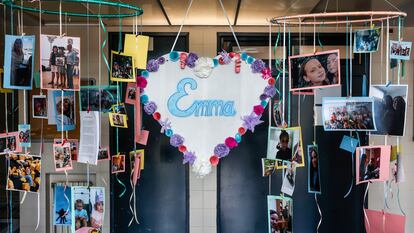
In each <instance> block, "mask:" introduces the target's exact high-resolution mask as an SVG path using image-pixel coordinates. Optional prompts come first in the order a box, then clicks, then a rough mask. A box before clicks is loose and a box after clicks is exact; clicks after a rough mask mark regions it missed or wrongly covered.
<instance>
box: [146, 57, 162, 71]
mask: <svg viewBox="0 0 414 233" xmlns="http://www.w3.org/2000/svg"><path fill="white" fill-rule="evenodd" d="M158 68H160V64H159V63H158V61H157V60H154V59H151V60H149V61H148V63H147V70H148V71H149V72H157V71H158Z"/></svg>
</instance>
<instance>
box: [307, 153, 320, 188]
mask: <svg viewBox="0 0 414 233" xmlns="http://www.w3.org/2000/svg"><path fill="white" fill-rule="evenodd" d="M307 154H308V193H318V194H320V193H321V177H320V169H319V152H318V146H317V145H308V153H307Z"/></svg>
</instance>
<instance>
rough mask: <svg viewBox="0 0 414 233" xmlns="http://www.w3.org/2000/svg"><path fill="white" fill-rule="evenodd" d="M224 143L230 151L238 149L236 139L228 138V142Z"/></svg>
mask: <svg viewBox="0 0 414 233" xmlns="http://www.w3.org/2000/svg"><path fill="white" fill-rule="evenodd" d="M224 143H225V144H226V146H227V147H228V148H230V149H233V148H235V147H237V146H238V145H239V144H238V143H237V141H236V139H234V138H233V137H228V138H226V140H225V141H224Z"/></svg>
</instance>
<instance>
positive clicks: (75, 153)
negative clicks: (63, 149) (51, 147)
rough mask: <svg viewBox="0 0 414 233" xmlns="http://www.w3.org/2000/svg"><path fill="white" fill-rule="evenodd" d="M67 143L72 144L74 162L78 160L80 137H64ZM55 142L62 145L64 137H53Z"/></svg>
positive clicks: (71, 153)
mask: <svg viewBox="0 0 414 233" xmlns="http://www.w3.org/2000/svg"><path fill="white" fill-rule="evenodd" d="M63 140H64V141H65V143H69V144H70V155H71V158H72V162H73V161H76V160H78V150H79V140H78V139H63ZM53 144H58V145H62V139H60V138H55V139H53Z"/></svg>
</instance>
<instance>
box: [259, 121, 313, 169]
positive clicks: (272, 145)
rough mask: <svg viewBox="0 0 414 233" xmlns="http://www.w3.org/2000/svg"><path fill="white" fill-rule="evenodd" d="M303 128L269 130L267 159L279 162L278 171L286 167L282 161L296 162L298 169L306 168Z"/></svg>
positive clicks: (273, 128)
mask: <svg viewBox="0 0 414 233" xmlns="http://www.w3.org/2000/svg"><path fill="white" fill-rule="evenodd" d="M302 145H303V144H302V133H301V127H292V128H276V127H270V128H269V138H268V143H267V157H266V158H267V159H276V160H279V161H278V162H277V164H276V166H277V169H280V168H282V167H284V166H283V165H282V161H288V162H296V163H297V165H296V166H297V167H304V166H305V159H304V154H303V146H302Z"/></svg>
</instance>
